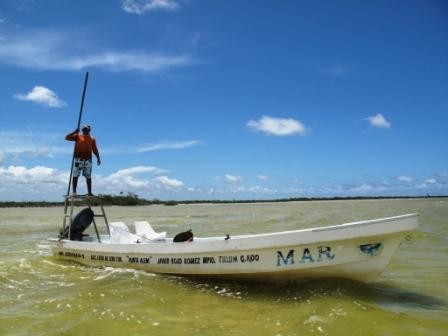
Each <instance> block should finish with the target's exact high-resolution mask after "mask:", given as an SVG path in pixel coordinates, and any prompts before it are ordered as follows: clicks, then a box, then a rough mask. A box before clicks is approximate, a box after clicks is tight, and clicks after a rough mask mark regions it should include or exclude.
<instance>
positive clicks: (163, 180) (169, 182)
mask: <svg viewBox="0 0 448 336" xmlns="http://www.w3.org/2000/svg"><path fill="white" fill-rule="evenodd" d="M155 180H156V181H157V182H159V183H160V184H161V185H162V186H165V187H168V188H171V187H173V188H179V187H183V186H184V183H183V182H182V181H179V180H176V179H174V178H169V177H167V176H158V177H156V178H155Z"/></svg>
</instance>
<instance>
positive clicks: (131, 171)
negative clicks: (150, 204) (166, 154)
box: [105, 166, 166, 181]
mask: <svg viewBox="0 0 448 336" xmlns="http://www.w3.org/2000/svg"><path fill="white" fill-rule="evenodd" d="M144 173H150V174H163V173H166V170H163V169H160V168H157V167H152V166H137V167H132V168H126V169H120V170H118V171H117V172H116V173H113V174H110V175H109V176H108V177H106V178H105V180H110V181H116V180H120V179H122V178H125V177H128V176H132V175H136V174H144Z"/></svg>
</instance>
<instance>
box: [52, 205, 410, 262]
mask: <svg viewBox="0 0 448 336" xmlns="http://www.w3.org/2000/svg"><path fill="white" fill-rule="evenodd" d="M418 216H419V215H418V214H416V213H413V214H406V215H400V216H394V217H387V218H379V219H373V220H365V221H359V222H353V223H346V224H339V225H332V226H325V227H318V228H309V229H300V230H292V231H282V232H274V233H261V234H254V235H243V236H232V237H231V238H230V239H229V240H225V239H224V238H223V237H206V238H202V239H201V238H199V239H196V240H194V241H193V242H191V243H172V241H171V240H169V241H168V242H157V241H156V242H151V241H148V242H142V243H114V242H105V241H103V242H97V241H93V242H92V241H71V240H66V239H63V240H59V239H56V238H54V239H53V241H59V242H62V243H63V245H64V247H63V248H66V249H79V250H84V251H101V252H104V253H123V252H124V253H129V254H133V253H135V254H139V253H157V254H166V253H170V254H176V253H178V254H191V253H218V252H221V253H225V252H229V251H236V250H238V251H244V250H257V249H266V248H280V247H286V246H298V245H306V244H319V243H324V242H330V241H331V242H336V241H343V240H353V239H364V238H365V239H376V237H383V236H391V235H403V234H404V233H405V232H410V231H413V230H415V229H416V228H417V227H418V221H417V222H416V224H413V225H405V226H404V227H401V228H392V229H391V228H387V229H388V230H383V231H381V232H368V231H369V230H368V228H369V227H372V226H375V225H379V224H385V223H388V222H394V221H400V220H405V219H412V218H417V217H418ZM356 228H358V229H359V228H362V229H366V230H367V231H366V232H359V230H353V229H356ZM332 231H333V232H335V231H339V232H341V233H342V232H344V231H345V232H344V233H346V234H345V235H339V236H336V237H335V236H331V237H330V236H329V235H330V234H331V233H332ZM362 231H364V230H362ZM319 232H320V233H321V234H319V235H318V236H315V235H313V233H319ZM347 233H350V234H349V235H347ZM300 234H304V236H302V237H301V236H299V235H300ZM313 236H314V237H313ZM267 238H277V239H273V240H268V239H267ZM316 238H317V239H316Z"/></svg>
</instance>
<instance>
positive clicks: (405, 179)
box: [397, 176, 414, 182]
mask: <svg viewBox="0 0 448 336" xmlns="http://www.w3.org/2000/svg"><path fill="white" fill-rule="evenodd" d="M397 180H398V181H400V182H412V181H414V178H413V177H410V176H398V177H397Z"/></svg>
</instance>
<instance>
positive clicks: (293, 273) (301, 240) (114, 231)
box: [50, 214, 418, 282]
mask: <svg viewBox="0 0 448 336" xmlns="http://www.w3.org/2000/svg"><path fill="white" fill-rule="evenodd" d="M106 224H108V226H109V228H110V230H109V232H110V234H109V235H97V236H96V237H95V236H88V237H83V238H82V240H81V241H74V240H70V239H68V238H53V239H50V240H51V242H52V249H53V253H54V256H55V257H57V258H60V259H64V260H72V261H76V262H79V263H81V264H84V265H89V266H112V267H121V268H133V269H140V270H145V271H148V272H153V273H159V274H171V275H179V276H193V277H207V278H220V279H223V278H231V279H244V280H260V281H271V280H272V281H278V280H296V279H315V278H344V279H352V280H356V281H361V282H370V281H372V280H374V279H375V278H377V277H378V276H379V275H380V274H381V273H382V272H383V271H384V270H385V268H386V267H387V265H388V264H389V262H390V261H391V258H392V256H393V255H394V253H395V252H396V251H397V249H399V247H400V242H401V241H402V240H403V239H404V238H405V237H406V236H407V235H408V234H409V233H410V232H412V231H413V230H415V229H417V227H418V214H407V215H401V216H396V217H389V218H381V219H373V220H367V221H360V222H354V223H347V224H341V225H334V226H326V227H317V228H311V229H304V230H294V231H284V232H276V233H263V234H252V235H238V236H226V237H208V238H198V237H194V239H193V241H191V242H181V243H177V242H173V238H167V237H166V234H165V233H164V232H162V233H156V232H155V231H154V230H153V229H152V228H151V226H150V224H149V223H147V222H136V223H135V227H136V232H135V233H131V232H129V229H128V227H127V225H126V224H124V223H121V222H118V223H107V221H106Z"/></svg>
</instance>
